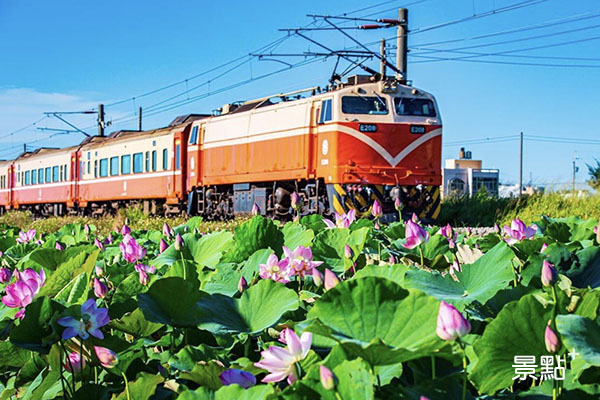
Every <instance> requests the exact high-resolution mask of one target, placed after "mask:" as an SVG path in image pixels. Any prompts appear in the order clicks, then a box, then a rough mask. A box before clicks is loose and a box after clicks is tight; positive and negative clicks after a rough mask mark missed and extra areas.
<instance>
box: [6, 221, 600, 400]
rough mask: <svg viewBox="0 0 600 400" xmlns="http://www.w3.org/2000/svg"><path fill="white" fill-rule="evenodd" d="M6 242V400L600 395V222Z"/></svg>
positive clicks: (352, 225) (56, 236)
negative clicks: (477, 229) (485, 229)
mask: <svg viewBox="0 0 600 400" xmlns="http://www.w3.org/2000/svg"><path fill="white" fill-rule="evenodd" d="M200 222H201V221H200V220H199V219H197V218H192V219H190V220H189V221H188V222H187V224H185V225H181V226H177V227H173V228H171V227H169V226H168V225H165V226H164V227H163V229H162V231H154V230H149V231H146V230H143V231H131V229H129V227H127V226H126V225H125V226H123V227H122V229H120V230H119V231H118V232H117V231H115V232H112V233H111V234H109V235H108V236H106V237H105V236H102V235H100V234H99V233H98V232H97V231H96V228H95V227H94V226H91V225H84V226H82V225H67V226H65V227H63V228H62V229H60V230H59V231H57V232H55V233H51V234H46V235H40V234H38V233H36V232H35V231H27V232H23V231H20V229H18V228H11V227H6V228H5V229H2V230H1V231H0V251H1V266H0V267H1V268H0V296H1V297H2V303H1V304H0V399H10V398H18V399H119V400H121V399H124V400H146V399H181V400H195V399H217V400H218V399H227V400H229V399H252V400H257V399H258V400H260V399H331V400H339V399H343V400H346V399H356V400H364V399H420V400H425V399H431V400H434V399H516V398H528V399H551V398H560V399H598V398H599V397H600V385H599V383H600V316H599V312H600V310H599V308H600V289H598V286H600V247H599V245H598V244H599V240H600V229H598V228H597V226H598V221H596V220H580V219H577V218H564V219H550V218H544V219H542V220H540V221H538V222H536V223H535V225H531V226H525V225H524V224H523V223H522V222H521V221H519V220H515V221H513V223H512V224H511V226H508V227H504V228H503V229H500V228H497V229H496V230H495V231H494V232H491V233H489V234H486V235H480V234H476V233H471V232H469V231H468V230H467V231H466V232H461V233H459V234H457V233H456V231H455V230H453V229H452V227H450V226H445V227H442V228H440V227H428V226H423V225H422V224H421V223H420V222H419V221H418V220H416V218H413V220H410V221H407V222H405V223H403V222H395V223H392V224H389V225H385V224H379V223H378V222H377V221H376V220H370V219H355V218H354V216H353V215H346V216H338V218H337V219H336V221H324V220H323V218H322V217H320V216H316V215H312V216H305V217H303V218H301V219H299V220H295V221H293V222H288V223H285V224H284V223H279V222H277V221H272V220H270V219H266V218H263V217H261V216H255V217H253V218H252V219H249V220H248V221H246V222H244V223H243V224H241V225H240V226H238V227H237V228H236V229H235V232H234V233H231V232H229V231H219V232H213V233H209V234H204V233H203V232H200V231H199V230H198V226H200V225H199V224H200Z"/></svg>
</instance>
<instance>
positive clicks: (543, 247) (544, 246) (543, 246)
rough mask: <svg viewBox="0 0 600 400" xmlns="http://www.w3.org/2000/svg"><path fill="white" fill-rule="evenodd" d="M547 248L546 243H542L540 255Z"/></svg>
mask: <svg viewBox="0 0 600 400" xmlns="http://www.w3.org/2000/svg"><path fill="white" fill-rule="evenodd" d="M547 248H548V244H547V243H544V244H543V245H542V248H541V249H540V253H543V252H545V251H546V249H547Z"/></svg>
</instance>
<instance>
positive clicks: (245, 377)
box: [219, 368, 256, 389]
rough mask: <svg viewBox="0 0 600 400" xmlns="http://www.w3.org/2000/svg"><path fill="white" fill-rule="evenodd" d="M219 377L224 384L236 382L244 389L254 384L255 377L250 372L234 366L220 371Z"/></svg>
mask: <svg viewBox="0 0 600 400" xmlns="http://www.w3.org/2000/svg"><path fill="white" fill-rule="evenodd" d="M219 379H220V380H221V383H222V384H223V385H224V386H229V385H233V384H238V385H240V386H241V387H243V388H244V389H248V388H249V387H252V386H254V385H256V377H255V376H254V375H252V374H251V373H250V372H247V371H242V370H241V369H235V368H231V369H228V370H227V371H223V372H221V374H220V375H219Z"/></svg>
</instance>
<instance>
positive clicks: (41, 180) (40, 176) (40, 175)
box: [37, 168, 44, 183]
mask: <svg viewBox="0 0 600 400" xmlns="http://www.w3.org/2000/svg"><path fill="white" fill-rule="evenodd" d="M37 174H38V183H44V168H40V169H38V171H37Z"/></svg>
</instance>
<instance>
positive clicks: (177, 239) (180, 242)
mask: <svg viewBox="0 0 600 400" xmlns="http://www.w3.org/2000/svg"><path fill="white" fill-rule="evenodd" d="M183 246H184V243H183V238H182V237H181V235H180V234H179V233H178V234H177V236H175V250H177V251H181V249H183Z"/></svg>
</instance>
